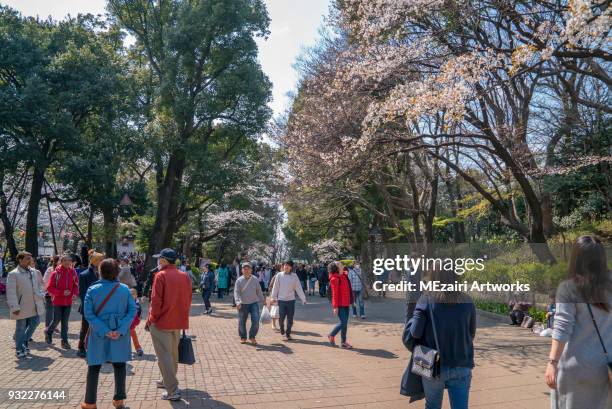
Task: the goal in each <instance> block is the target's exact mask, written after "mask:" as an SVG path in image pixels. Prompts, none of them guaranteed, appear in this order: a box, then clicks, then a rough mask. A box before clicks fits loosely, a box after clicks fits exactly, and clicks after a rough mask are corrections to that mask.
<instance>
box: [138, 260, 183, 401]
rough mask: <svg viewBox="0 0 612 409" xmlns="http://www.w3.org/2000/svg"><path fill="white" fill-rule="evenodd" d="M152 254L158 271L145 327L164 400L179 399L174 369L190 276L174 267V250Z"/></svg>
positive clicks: (176, 363)
mask: <svg viewBox="0 0 612 409" xmlns="http://www.w3.org/2000/svg"><path fill="white" fill-rule="evenodd" d="M153 257H155V258H157V259H158V262H157V266H158V268H159V272H158V273H157V274H155V278H154V279H153V286H152V291H151V305H150V306H149V318H148V319H147V324H146V326H145V329H146V330H148V331H150V332H151V339H152V340H153V348H154V349H155V355H157V365H158V366H159V371H160V372H161V375H162V380H161V381H157V386H158V387H159V388H166V392H164V393H163V394H162V399H165V400H173V401H177V400H181V392H180V390H179V388H178V379H177V378H176V371H177V369H178V343H179V338H180V335H181V330H184V329H187V328H189V308H190V307H191V279H190V278H189V276H188V275H187V273H185V272H183V271H180V270H178V269H177V268H176V265H175V262H176V259H177V254H176V252H175V251H174V250H172V249H163V250H162V251H161V252H160V253H159V254H156V255H154V256H153Z"/></svg>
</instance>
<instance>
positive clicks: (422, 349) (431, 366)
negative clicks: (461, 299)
mask: <svg viewBox="0 0 612 409" xmlns="http://www.w3.org/2000/svg"><path fill="white" fill-rule="evenodd" d="M427 310H428V311H429V316H430V317H431V326H432V328H433V333H434V340H435V342H436V349H433V348H429V347H426V346H425V345H415V346H414V350H413V351H412V373H413V374H416V375H419V376H421V377H423V378H425V379H429V380H431V379H434V378H437V377H439V376H440V352H439V351H440V345H439V344H438V334H437V332H436V322H435V321H434V316H433V311H432V310H431V305H430V304H429V303H427Z"/></svg>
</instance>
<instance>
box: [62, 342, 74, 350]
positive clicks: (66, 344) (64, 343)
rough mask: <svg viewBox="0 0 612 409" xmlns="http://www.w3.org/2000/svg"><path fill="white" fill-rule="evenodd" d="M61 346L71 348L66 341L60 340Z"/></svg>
mask: <svg viewBox="0 0 612 409" xmlns="http://www.w3.org/2000/svg"><path fill="white" fill-rule="evenodd" d="M62 348H64V349H72V347H71V346H70V344H69V343H68V341H62Z"/></svg>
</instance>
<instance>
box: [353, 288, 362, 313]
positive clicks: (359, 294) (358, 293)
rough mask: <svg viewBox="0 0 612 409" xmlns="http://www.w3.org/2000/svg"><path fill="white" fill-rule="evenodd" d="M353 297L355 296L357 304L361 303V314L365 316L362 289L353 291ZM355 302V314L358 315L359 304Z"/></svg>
mask: <svg viewBox="0 0 612 409" xmlns="http://www.w3.org/2000/svg"><path fill="white" fill-rule="evenodd" d="M353 297H354V298H355V304H359V316H360V317H363V316H365V304H364V302H363V293H362V292H361V290H359V291H353ZM355 304H353V315H357V306H356V305H355Z"/></svg>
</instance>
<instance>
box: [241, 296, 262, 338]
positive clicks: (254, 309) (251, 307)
mask: <svg viewBox="0 0 612 409" xmlns="http://www.w3.org/2000/svg"><path fill="white" fill-rule="evenodd" d="M249 314H251V329H250V330H249V339H253V338H255V337H256V336H257V332H258V331H259V303H256V302H254V303H252V304H240V309H239V310H238V335H239V336H240V339H246V338H247V329H246V322H247V318H248V317H249Z"/></svg>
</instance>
